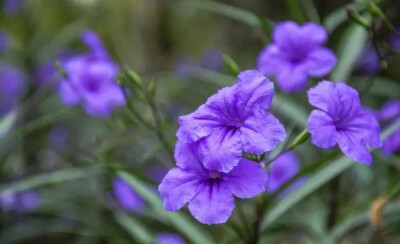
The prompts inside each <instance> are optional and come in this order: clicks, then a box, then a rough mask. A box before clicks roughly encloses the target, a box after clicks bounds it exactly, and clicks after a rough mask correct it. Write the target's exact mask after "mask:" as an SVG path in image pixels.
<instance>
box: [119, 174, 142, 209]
mask: <svg viewBox="0 0 400 244" xmlns="http://www.w3.org/2000/svg"><path fill="white" fill-rule="evenodd" d="M112 187H113V191H114V195H115V198H116V199H117V201H118V202H119V204H120V205H121V206H122V207H123V208H125V209H126V210H129V211H139V210H140V209H142V208H143V205H144V204H143V199H142V198H141V197H140V196H139V194H138V193H137V192H136V191H135V190H134V189H133V188H132V187H131V186H130V185H129V184H128V183H127V182H126V181H125V180H123V179H122V178H119V177H115V178H114V179H113V182H112Z"/></svg>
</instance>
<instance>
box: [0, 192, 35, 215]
mask: <svg viewBox="0 0 400 244" xmlns="http://www.w3.org/2000/svg"><path fill="white" fill-rule="evenodd" d="M40 204H41V200H40V196H39V194H38V193H37V192H35V191H23V192H17V193H11V194H8V193H6V194H3V195H1V196H0V205H1V207H2V208H3V209H4V210H14V211H18V212H30V211H34V210H35V209H37V208H39V206H40Z"/></svg>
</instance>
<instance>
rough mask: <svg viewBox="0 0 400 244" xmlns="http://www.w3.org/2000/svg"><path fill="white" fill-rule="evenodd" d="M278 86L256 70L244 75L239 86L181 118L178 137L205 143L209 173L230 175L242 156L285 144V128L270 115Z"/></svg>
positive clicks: (231, 88)
mask: <svg viewBox="0 0 400 244" xmlns="http://www.w3.org/2000/svg"><path fill="white" fill-rule="evenodd" d="M273 96H274V85H273V84H272V83H271V82H270V81H269V80H268V79H267V78H265V77H264V76H263V75H262V73H260V72H258V71H256V70H249V71H244V72H241V73H240V74H239V76H238V83H237V84H235V85H233V86H230V87H226V88H223V89H221V90H219V91H218V93H217V94H214V95H213V96H211V97H210V98H209V99H208V100H207V102H206V103H205V104H204V105H201V106H200V107H199V108H198V109H197V110H196V111H194V112H193V113H191V114H188V115H185V116H181V117H180V118H179V124H180V128H179V130H178V132H177V137H178V139H179V140H180V141H182V142H186V143H190V142H195V141H201V143H200V144H199V145H200V147H199V153H200V154H201V155H203V156H204V159H203V160H202V163H203V164H204V166H205V167H206V168H207V169H210V170H217V171H222V172H229V171H230V170H231V169H232V168H233V167H235V166H236V165H237V164H238V162H239V160H240V159H241V156H242V152H243V151H246V152H248V153H252V154H262V153H264V152H265V151H270V150H272V149H274V148H275V146H276V145H277V144H278V143H279V142H281V141H282V140H284V138H285V136H286V134H285V129H284V128H283V125H282V124H281V123H280V122H279V120H278V119H277V118H275V117H274V116H273V115H272V114H270V113H268V112H266V110H267V109H268V108H269V107H270V106H271V103H272V98H273Z"/></svg>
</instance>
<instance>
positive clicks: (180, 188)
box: [158, 141, 267, 224]
mask: <svg viewBox="0 0 400 244" xmlns="http://www.w3.org/2000/svg"><path fill="white" fill-rule="evenodd" d="M175 160H176V162H177V167H176V168H173V169H172V170H170V171H169V172H168V173H167V175H166V176H165V178H164V179H163V181H162V182H161V184H160V185H159V187H158V190H159V192H160V195H161V197H162V198H163V199H164V207H165V209H167V210H168V211H176V210H178V209H180V208H182V207H183V206H185V205H186V203H189V211H190V212H191V214H192V215H193V216H194V217H195V218H196V219H197V220H198V221H200V222H201V223H204V224H221V223H225V222H226V221H227V220H228V218H229V216H230V215H231V213H232V210H233V208H234V207H235V203H234V198H233V196H236V197H239V198H251V197H255V196H257V195H258V194H259V193H261V192H263V191H264V189H265V184H266V183H267V176H266V174H265V172H264V170H263V169H262V168H261V167H260V166H259V165H258V164H256V163H254V162H252V161H249V160H247V159H241V160H240V162H239V164H238V165H237V166H236V167H235V168H233V169H232V170H231V171H230V172H229V173H222V172H218V171H215V170H208V169H206V168H205V167H204V164H203V162H204V155H202V154H201V153H199V142H194V143H191V144H186V143H183V142H179V141H178V142H177V143H176V147H175Z"/></svg>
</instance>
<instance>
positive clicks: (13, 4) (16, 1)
mask: <svg viewBox="0 0 400 244" xmlns="http://www.w3.org/2000/svg"><path fill="white" fill-rule="evenodd" d="M24 1H25V0H5V1H4V3H3V11H4V12H5V13H7V14H10V15H14V14H18V13H19V12H20V11H21V10H22V8H23V7H24Z"/></svg>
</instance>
